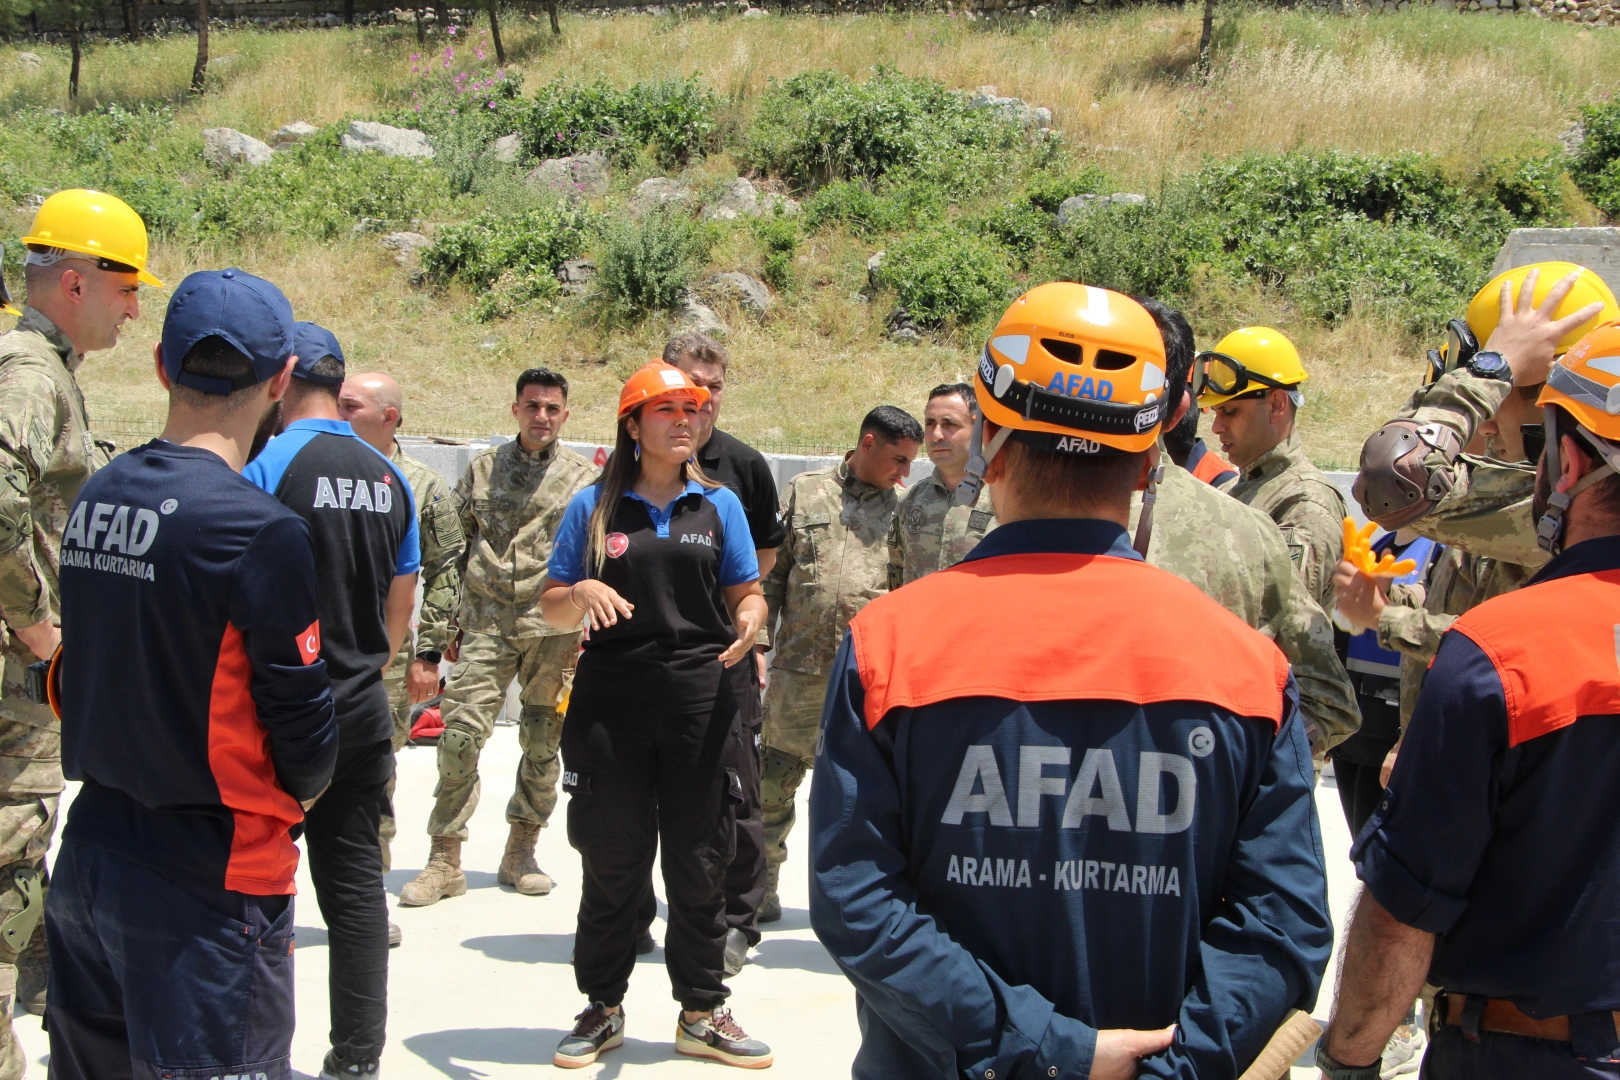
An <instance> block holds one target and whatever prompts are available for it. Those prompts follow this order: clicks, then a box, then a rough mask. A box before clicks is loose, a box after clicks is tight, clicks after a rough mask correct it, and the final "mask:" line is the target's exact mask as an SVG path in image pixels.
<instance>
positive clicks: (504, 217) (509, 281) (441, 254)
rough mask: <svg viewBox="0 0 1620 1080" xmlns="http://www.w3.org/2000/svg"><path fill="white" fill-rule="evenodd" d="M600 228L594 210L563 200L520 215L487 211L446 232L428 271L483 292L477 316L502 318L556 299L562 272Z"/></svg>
mask: <svg viewBox="0 0 1620 1080" xmlns="http://www.w3.org/2000/svg"><path fill="white" fill-rule="evenodd" d="M595 229H596V221H595V219H594V218H593V216H592V215H591V213H590V211H588V210H586V209H585V208H584V207H581V206H578V205H576V204H573V203H569V202H566V201H563V200H557V201H555V202H553V203H550V204H544V205H541V206H536V207H534V208H532V209H529V210H526V211H522V212H520V213H517V214H498V213H484V214H480V215H479V216H478V217H476V218H474V219H473V220H471V221H469V222H467V223H466V224H463V225H452V226H450V227H448V228H446V229H443V230H441V231H440V233H439V235H438V238H437V239H435V240H434V242H433V246H431V247H429V248H427V249H426V250H425V251H423V252H422V269H423V270H424V271H426V272H427V274H428V276H429V278H430V279H432V280H434V281H438V282H441V283H443V282H448V281H452V280H454V281H460V282H462V283H463V284H465V285H467V286H468V287H469V288H472V289H474V290H475V291H477V292H478V294H479V296H478V301H477V303H476V305H475V306H474V310H473V314H474V315H475V316H476V317H477V318H479V319H482V320H487V319H492V318H499V317H503V316H505V315H508V314H510V313H511V312H512V311H514V310H516V309H517V308H518V307H521V306H522V305H524V304H526V303H529V302H531V301H534V300H549V299H551V298H552V297H554V296H556V295H557V288H558V286H557V277H556V274H557V268H558V267H559V266H561V265H562V263H563V262H564V261H565V260H567V259H572V258H574V257H575V256H577V255H579V254H580V253H581V252H583V251H584V250H585V245H586V242H587V240H588V239H589V238H590V236H591V235H592V234H593V233H594V232H595Z"/></svg>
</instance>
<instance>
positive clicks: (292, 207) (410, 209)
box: [189, 131, 449, 240]
mask: <svg viewBox="0 0 1620 1080" xmlns="http://www.w3.org/2000/svg"><path fill="white" fill-rule="evenodd" d="M448 198H449V190H448V188H447V186H446V183H445V179H444V174H443V173H442V172H440V171H439V170H437V169H435V168H433V167H432V166H431V165H429V164H425V163H423V162H419V161H415V160H412V159H410V158H393V157H384V156H383V155H381V154H346V153H344V152H342V151H341V150H340V149H338V147H337V145H336V136H335V133H334V132H331V131H328V132H327V133H325V135H324V136H323V137H318V138H316V139H312V140H310V141H309V142H306V143H303V144H301V145H300V146H298V147H297V148H296V149H294V150H292V151H289V152H285V153H280V154H277V155H276V156H275V157H274V159H272V160H271V162H270V163H269V164H268V165H260V166H258V167H256V168H252V169H243V170H241V171H239V172H237V174H236V175H235V176H233V177H231V178H229V179H226V180H216V181H213V182H210V183H208V184H206V185H204V186H203V188H202V189H201V191H199V192H198V195H197V203H198V212H197V215H196V218H195V220H194V221H193V222H191V223H189V227H190V228H191V229H192V230H193V231H194V232H195V233H197V234H198V235H200V236H227V237H232V238H240V237H244V236H268V235H271V234H274V233H283V234H289V235H294V236H300V237H307V238H310V239H314V240H331V239H334V238H336V237H338V236H341V235H343V234H345V233H347V232H348V231H349V230H350V229H352V228H353V226H354V225H355V223H356V222H358V221H359V220H360V219H361V218H371V219H373V220H376V221H380V222H383V223H385V224H390V225H403V224H405V223H406V222H409V221H410V220H411V219H413V218H420V217H424V216H426V215H427V214H428V213H429V211H430V210H432V209H433V208H434V207H437V206H441V205H443V204H444V203H445V202H447V201H448Z"/></svg>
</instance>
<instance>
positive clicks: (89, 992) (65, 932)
mask: <svg viewBox="0 0 1620 1080" xmlns="http://www.w3.org/2000/svg"><path fill="white" fill-rule="evenodd" d="M45 933H46V936H47V939H48V941H49V943H50V952H51V974H50V989H49V995H48V999H49V1005H48V1008H47V1011H46V1015H45V1026H46V1028H47V1030H48V1031H49V1032H50V1038H51V1067H50V1076H51V1077H52V1080H125V1078H128V1080H169V1078H171V1077H172V1078H174V1080H204V1078H213V1077H219V1076H230V1075H235V1076H239V1077H242V1078H243V1080H286V1078H288V1077H290V1076H291V1075H292V1069H291V1065H290V1064H289V1062H288V1056H289V1054H290V1053H291V1050H292V1036H293V1022H294V1017H293V903H292V897H290V896H248V895H247V894H245V893H238V892H229V891H227V890H224V889H204V888H196V887H192V886H186V885H179V884H176V883H175V882H172V881H170V880H168V879H167V878H165V877H163V876H161V875H160V874H157V873H155V872H154V871H152V870H149V869H147V868H146V867H144V866H141V865H140V864H138V863H133V862H130V861H129V860H128V859H125V858H121V857H120V856H117V855H113V854H111V853H109V852H105V851H102V850H100V849H98V848H93V847H88V846H85V845H83V844H79V843H75V842H74V841H73V840H66V841H64V842H63V844H62V848H61V850H60V852H59V853H58V854H57V857H56V868H55V872H54V873H53V874H52V877H51V891H50V895H49V898H48V899H47V900H46V903H45Z"/></svg>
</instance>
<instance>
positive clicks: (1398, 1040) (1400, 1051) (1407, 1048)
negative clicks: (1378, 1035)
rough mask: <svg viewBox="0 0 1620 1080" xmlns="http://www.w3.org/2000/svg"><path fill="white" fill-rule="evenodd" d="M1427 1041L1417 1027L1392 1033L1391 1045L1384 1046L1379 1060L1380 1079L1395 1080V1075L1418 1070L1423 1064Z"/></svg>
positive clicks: (1404, 1074) (1407, 1073)
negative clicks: (1407, 1031)
mask: <svg viewBox="0 0 1620 1080" xmlns="http://www.w3.org/2000/svg"><path fill="white" fill-rule="evenodd" d="M1427 1041H1428V1040H1427V1039H1425V1038H1424V1036H1423V1032H1422V1031H1420V1030H1417V1029H1413V1030H1412V1031H1411V1032H1410V1033H1406V1032H1401V1031H1396V1032H1395V1034H1394V1035H1391V1036H1390V1039H1389V1045H1387V1046H1385V1047H1384V1056H1383V1059H1382V1060H1381V1061H1380V1062H1379V1068H1378V1076H1379V1080H1393V1078H1394V1077H1397V1076H1409V1075H1411V1074H1412V1073H1415V1072H1417V1071H1418V1069H1419V1068H1421V1067H1422V1065H1423V1049H1424V1045H1425V1043H1426V1042H1427Z"/></svg>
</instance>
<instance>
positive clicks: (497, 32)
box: [489, 0, 506, 67]
mask: <svg viewBox="0 0 1620 1080" xmlns="http://www.w3.org/2000/svg"><path fill="white" fill-rule="evenodd" d="M498 2H499V0H489V39H490V40H491V41H493V42H494V43H495V62H496V63H497V64H499V65H501V66H502V67H505V66H506V48H505V46H503V45H502V44H501V17H500V16H499V15H497V14H496V13H495V5H496V4H497V3H498Z"/></svg>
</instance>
